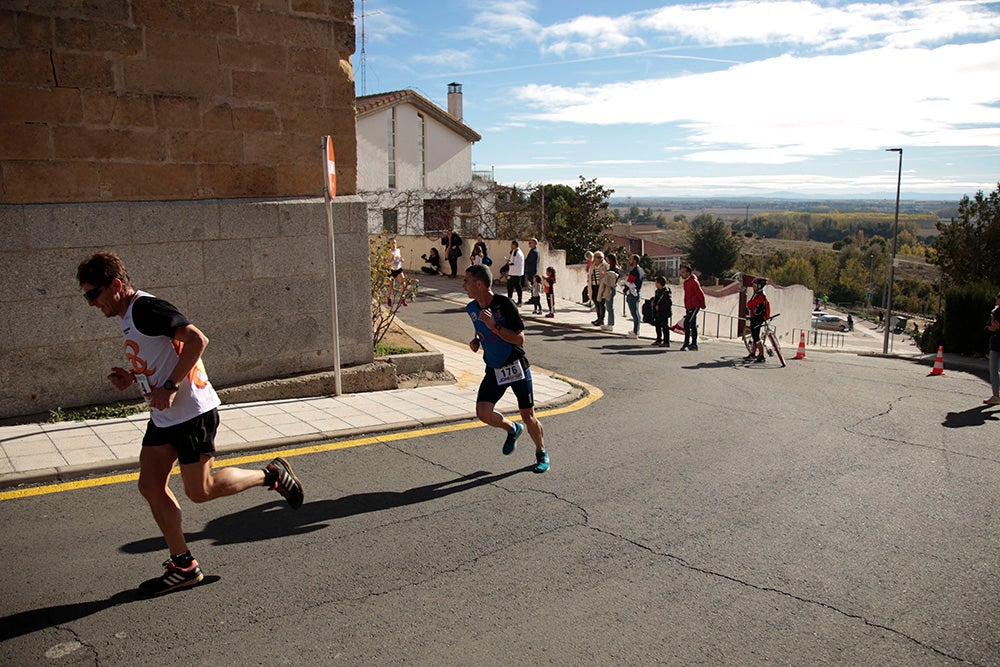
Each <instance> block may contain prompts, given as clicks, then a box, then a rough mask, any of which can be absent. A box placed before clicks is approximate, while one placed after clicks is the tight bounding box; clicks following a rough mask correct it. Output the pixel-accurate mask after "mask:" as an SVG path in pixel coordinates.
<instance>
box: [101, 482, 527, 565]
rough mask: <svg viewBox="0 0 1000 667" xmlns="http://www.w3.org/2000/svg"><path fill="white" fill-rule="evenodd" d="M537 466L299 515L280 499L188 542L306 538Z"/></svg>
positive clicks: (305, 509) (152, 546) (347, 499)
mask: <svg viewBox="0 0 1000 667" xmlns="http://www.w3.org/2000/svg"><path fill="white" fill-rule="evenodd" d="M533 467H534V466H525V467H524V468H517V469H515V470H510V471H508V472H504V473H499V474H496V475H491V474H490V473H488V472H486V471H485V470H480V471H478V472H474V473H472V474H470V475H464V476H462V477H459V478H457V479H452V480H446V481H444V482H437V483H435V484H428V485H426V486H418V487H415V488H413V489H407V490H406V491H374V492H372V493H356V494H352V495H349V496H343V497H342V498H335V499H330V500H317V501H315V502H306V503H305V504H304V505H302V507H300V508H299V509H297V510H294V511H292V510H289V509H288V506H287V505H286V504H285V501H284V500H276V501H272V502H268V503H264V504H262V505H257V506H256V507H249V508H247V509H245V510H243V511H240V512H236V513H234V514H227V515H225V516H220V517H217V518H215V519H212V520H211V521H209V522H208V523H206V524H205V528H204V529H203V530H201V531H200V532H197V533H185V537H186V538H187V540H188V542H196V541H200V540H211V543H212V544H213V545H222V544H245V543H250V542H260V541H263V540H273V539H278V538H283V537H292V536H295V535H305V534H307V533H311V532H314V531H317V530H321V529H323V528H326V527H327V526H328V525H329V522H330V521H333V520H335V519H343V518H346V517H350V516H355V515H357V514H366V513H368V512H380V511H382V510H387V509H394V508H397V507H405V506H407V505H414V504H417V503H425V502H428V501H431V500H437V499H439V498H444V497H445V496H450V495H452V494H454V493H461V492H463V491H468V490H470V489H474V488H476V487H480V486H486V485H488V484H494V483H496V482H499V481H501V480H504V479H507V478H508V477H512V476H514V475H517V474H519V473H522V472H530V471H531V469H532V468H533ZM162 549H163V538H162V537H150V538H146V539H143V540H137V541H135V542H129V543H128V544H124V545H122V546H121V547H120V550H121V551H123V552H124V553H130V554H138V553H150V552H154V551H160V550H162Z"/></svg>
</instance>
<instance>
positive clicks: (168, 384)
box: [163, 380, 180, 391]
mask: <svg viewBox="0 0 1000 667" xmlns="http://www.w3.org/2000/svg"><path fill="white" fill-rule="evenodd" d="M163 388H164V389H166V390H167V391H177V390H178V389H180V387H178V386H177V385H176V384H174V382H173V380H167V381H166V382H164V383H163Z"/></svg>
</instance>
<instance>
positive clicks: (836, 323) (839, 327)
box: [812, 315, 847, 331]
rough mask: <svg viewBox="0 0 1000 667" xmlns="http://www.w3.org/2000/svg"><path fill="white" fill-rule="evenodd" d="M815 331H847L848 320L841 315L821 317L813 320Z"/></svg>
mask: <svg viewBox="0 0 1000 667" xmlns="http://www.w3.org/2000/svg"><path fill="white" fill-rule="evenodd" d="M812 328H813V329H827V330H830V331H847V318H845V317H841V316H840V315H820V316H819V317H815V318H813V321H812Z"/></svg>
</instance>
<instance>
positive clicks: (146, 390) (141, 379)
mask: <svg viewBox="0 0 1000 667" xmlns="http://www.w3.org/2000/svg"><path fill="white" fill-rule="evenodd" d="M132 376H133V377H134V378H135V383H136V384H137V385H139V391H140V392H142V395H143V396H148V395H149V394H151V393H152V392H153V389H152V387H150V386H149V378H147V377H146V376H145V374H143V373H133V374H132Z"/></svg>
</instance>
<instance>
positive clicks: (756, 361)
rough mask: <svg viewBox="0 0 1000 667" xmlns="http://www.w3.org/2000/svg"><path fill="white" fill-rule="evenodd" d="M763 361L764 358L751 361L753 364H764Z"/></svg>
mask: <svg viewBox="0 0 1000 667" xmlns="http://www.w3.org/2000/svg"><path fill="white" fill-rule="evenodd" d="M764 361H765V359H764V357H757V358H756V359H754V360H753V362H754V363H755V364H762V363H764Z"/></svg>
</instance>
